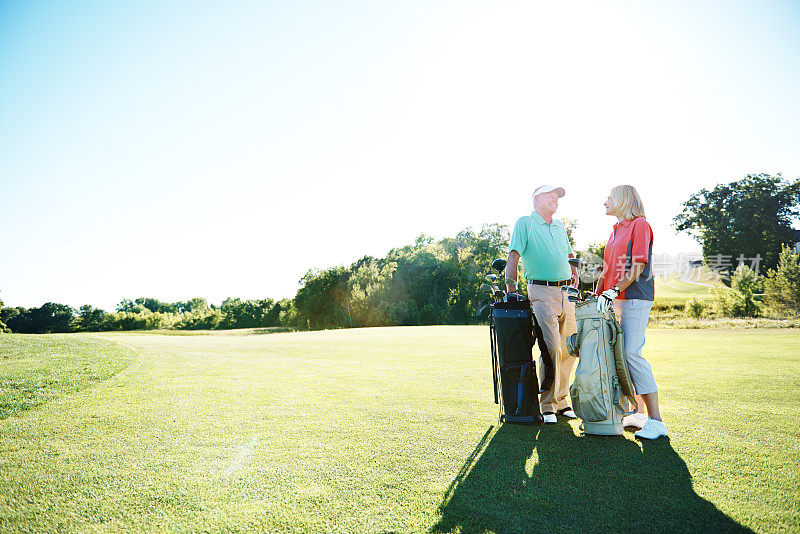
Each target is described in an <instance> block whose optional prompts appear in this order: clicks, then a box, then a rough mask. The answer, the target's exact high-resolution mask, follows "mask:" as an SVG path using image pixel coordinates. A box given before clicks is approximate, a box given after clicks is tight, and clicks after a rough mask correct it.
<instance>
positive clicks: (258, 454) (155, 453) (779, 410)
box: [0, 327, 800, 532]
mask: <svg viewBox="0 0 800 534" xmlns="http://www.w3.org/2000/svg"><path fill="white" fill-rule="evenodd" d="M646 356H647V357H648V358H649V359H650V360H651V362H652V363H653V366H654V369H655V373H656V379H657V381H658V383H659V387H660V392H661V396H662V411H663V414H664V417H665V420H666V422H667V424H668V426H669V429H670V433H671V439H670V440H659V441H657V442H654V443H644V444H642V443H639V442H637V441H635V440H634V439H633V434H632V433H630V432H626V434H625V436H623V437H616V438H600V437H592V436H582V435H581V433H580V432H579V431H578V424H577V422H567V421H561V420H560V421H559V423H558V424H557V425H553V426H547V427H541V428H524V427H512V426H508V425H505V426H500V427H498V425H497V423H496V417H497V414H496V411H495V405H494V404H493V403H492V399H491V396H492V388H491V380H490V376H491V375H490V360H489V350H488V334H487V331H486V328H480V327H420V328H381V329H359V330H340V331H326V332H310V333H283V334H266V335H251V336H242V335H224V334H215V335H199V336H166V335H157V334H105V335H94V336H89V335H66V336H21V335H15V336H0V387H2V391H0V392H1V393H2V395H3V396H2V399H3V403H4V411H3V415H2V417H3V418H2V419H0V531H27V532H40V531H48V532H52V531H59V530H62V531H110V532H119V531H128V530H146V531H175V532H187V531H212V532H217V531H253V530H256V531H267V532H393V531H396V532H431V531H432V532H451V531H452V532H456V531H461V532H486V531H489V532H542V531H549V532H578V531H609V530H611V531H647V532H650V531H664V532H674V531H698V532H710V531H737V530H747V529H752V530H755V531H759V532H779V531H798V530H800V513H798V509H799V508H800V467H798V465H800V417H799V416H800V408H798V401H797V395H798V391H799V390H800V330H748V331H736V330H692V331H687V330H651V331H649V332H648V344H647V347H646ZM63 357H68V358H74V359H75V360H76V361H80V362H82V363H81V365H80V366H79V367H80V369H82V370H83V371H82V372H83V374H81V373H79V372H77V371H74V372H70V373H68V374H69V375H70V376H75V378H74V379H73V380H72V382H70V384H69V385H68V386H64V384H63V378H62V379H56V380H55V381H53V380H52V377H53V376H64V373H61V374H60V375H59V374H58V373H57V372H56V371H54V370H52V369H50V370H48V368H50V367H54V366H55V367H58V366H63V365H64V358H63ZM109 362H110V363H109ZM95 368H98V369H102V370H101V371H98V372H97V373H94V374H92V373H93V371H92V370H93V369H95ZM114 373H116V374H114ZM45 375H47V376H50V377H51V380H50V382H48V381H47V380H46V379H44V378H42V377H43V376H45ZM20 383H25V384H27V385H26V386H24V387H21V386H19V385H18V384H20ZM62 386H64V387H62ZM18 390H19V391H23V390H24V391H26V392H28V393H26V395H27V396H26V397H25V398H27V399H29V400H28V401H25V400H24V399H22V400H20V401H19V402H17V397H19V396H20V395H21V394H17V393H15V392H16V391H18ZM31 391H33V392H34V393H30V392H31ZM20 398H21V397H20ZM31 398H35V399H39V400H41V402H39V401H38V400H37V401H36V402H31V401H30V399H31Z"/></svg>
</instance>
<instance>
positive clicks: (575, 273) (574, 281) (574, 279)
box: [569, 254, 578, 288]
mask: <svg viewBox="0 0 800 534" xmlns="http://www.w3.org/2000/svg"><path fill="white" fill-rule="evenodd" d="M569 257H570V258H574V257H575V254H570V255H569ZM570 267H572V287H575V288H577V287H578V268H577V267H574V266H572V265H570Z"/></svg>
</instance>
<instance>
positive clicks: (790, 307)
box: [764, 247, 800, 317]
mask: <svg viewBox="0 0 800 534" xmlns="http://www.w3.org/2000/svg"><path fill="white" fill-rule="evenodd" d="M764 293H765V295H764V296H765V299H766V301H767V304H768V305H769V306H770V307H772V308H774V309H775V310H776V311H778V312H780V313H789V314H794V316H795V317H796V316H797V315H798V313H800V255H798V254H797V252H795V251H794V250H793V249H791V248H790V247H783V249H782V250H781V255H780V258H779V260H778V267H777V269H770V271H769V273H767V277H766V279H765V280H764Z"/></svg>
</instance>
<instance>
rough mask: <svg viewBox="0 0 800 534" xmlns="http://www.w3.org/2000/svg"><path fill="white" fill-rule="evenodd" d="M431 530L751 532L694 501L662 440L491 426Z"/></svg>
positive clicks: (682, 467) (682, 466)
mask: <svg viewBox="0 0 800 534" xmlns="http://www.w3.org/2000/svg"><path fill="white" fill-rule="evenodd" d="M439 509H440V512H441V514H442V517H441V519H440V520H439V522H438V523H437V524H436V525H434V527H433V528H432V529H431V532H451V531H456V530H460V532H463V533H473V532H475V533H478V532H480V533H483V532H487V531H488V532H582V531H583V532H585V531H590V532H599V531H603V532H608V531H611V532H630V531H644V532H654V531H661V532H675V531H679V532H685V531H697V532H751V531H750V530H749V529H747V528H745V527H743V526H742V525H740V524H738V523H736V522H735V521H734V520H732V519H731V518H729V517H727V516H726V515H725V514H723V513H722V512H720V511H719V510H718V509H717V508H716V507H715V506H714V505H713V504H712V503H710V502H708V501H706V500H705V499H702V498H701V497H700V496H698V495H697V494H696V493H695V492H694V490H693V488H692V480H691V475H690V474H689V470H688V468H687V467H686V463H685V462H684V461H683V460H682V459H681V458H680V456H678V454H677V453H676V452H675V451H674V450H673V449H672V446H671V445H670V443H669V440H666V439H663V438H662V439H659V440H656V441H654V442H643V443H642V447H641V448H640V446H639V445H638V444H637V443H635V442H632V441H630V440H629V439H625V438H624V437H622V436H576V435H575V434H574V432H573V429H572V427H571V426H570V425H569V424H568V423H566V422H559V424H558V425H552V426H551V425H548V426H545V427H519V426H512V425H502V426H500V427H499V428H495V427H489V429H488V430H487V431H486V433H485V434H484V436H483V438H482V439H481V441H480V442H479V443H478V445H477V446H476V447H475V450H474V451H473V453H472V454H471V455H470V457H469V458H467V460H466V461H465V462H464V465H463V467H462V468H461V471H460V472H459V473H458V475H457V476H456V478H455V480H453V483H452V484H451V485H450V488H449V489H448V491H447V494H446V495H445V499H444V501H443V502H442V504H441V506H440V508H439Z"/></svg>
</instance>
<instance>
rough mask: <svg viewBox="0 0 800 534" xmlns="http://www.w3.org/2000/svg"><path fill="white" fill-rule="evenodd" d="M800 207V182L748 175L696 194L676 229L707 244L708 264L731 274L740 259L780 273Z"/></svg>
mask: <svg viewBox="0 0 800 534" xmlns="http://www.w3.org/2000/svg"><path fill="white" fill-rule="evenodd" d="M799 207H800V179H796V180H794V181H786V180H784V179H783V178H782V177H781V175H780V173H779V174H778V175H777V176H770V175H768V174H748V175H747V176H745V177H744V178H743V179H741V180H739V181H738V182H732V183H730V184H720V185H717V186H716V187H714V189H712V190H708V189H701V190H700V191H699V192H697V193H695V194H693V195H692V196H691V197H689V200H687V201H686V202H684V203H683V211H682V212H681V213H679V214H678V215H677V216H675V218H674V220H673V224H674V226H675V228H676V230H678V231H681V232H687V233H688V234H689V235H691V236H692V237H694V238H695V239H696V240H697V241H698V242H699V243H700V244H701V245H702V248H703V255H704V256H705V258H706V261H707V262H709V261H710V260H711V259H712V258H717V259H718V260H719V262H718V263H717V265H718V266H721V267H727V270H728V271H730V269H731V268H732V267H733V266H734V265H735V264H736V263H737V259H738V258H739V257H740V255H744V257H745V258H747V259H748V261H751V258H756V257H758V256H760V257H761V266H762V267H764V268H775V267H776V266H777V265H778V257H779V256H780V254H781V246H782V245H783V244H788V243H794V231H793V230H792V220H793V219H795V218H796V217H797V216H798V215H799V214H800V210H799V209H798V208H799Z"/></svg>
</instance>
